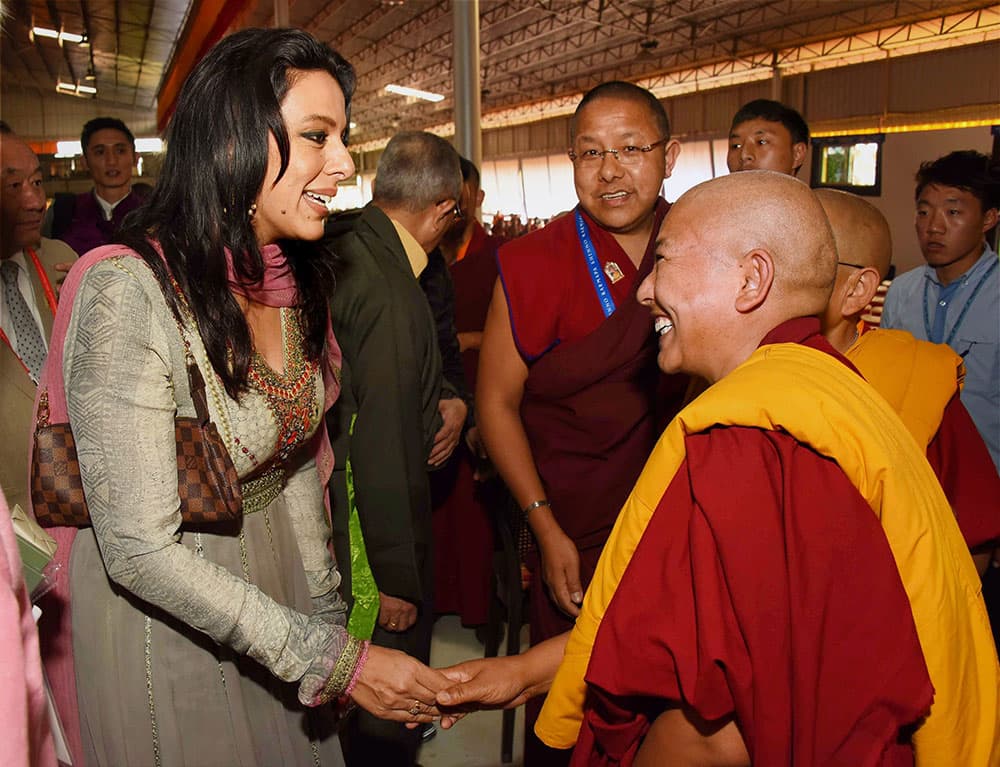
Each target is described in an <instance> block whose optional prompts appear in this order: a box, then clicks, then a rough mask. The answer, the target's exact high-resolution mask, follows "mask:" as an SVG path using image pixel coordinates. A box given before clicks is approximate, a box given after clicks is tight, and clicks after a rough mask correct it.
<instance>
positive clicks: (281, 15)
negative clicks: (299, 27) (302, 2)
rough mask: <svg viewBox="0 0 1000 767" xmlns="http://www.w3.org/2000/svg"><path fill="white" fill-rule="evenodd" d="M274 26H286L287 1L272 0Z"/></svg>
mask: <svg viewBox="0 0 1000 767" xmlns="http://www.w3.org/2000/svg"><path fill="white" fill-rule="evenodd" d="M274 26H275V28H276V29H277V28H280V27H287V26H288V0H274Z"/></svg>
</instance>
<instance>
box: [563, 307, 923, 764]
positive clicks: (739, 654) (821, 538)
mask: <svg viewBox="0 0 1000 767" xmlns="http://www.w3.org/2000/svg"><path fill="white" fill-rule="evenodd" d="M815 323H816V321H815V320H796V321H794V322H791V323H785V324H784V325H782V326H779V328H777V329H776V330H775V331H773V332H772V333H771V334H770V335H769V336H768V338H766V339H765V342H766V343H770V342H781V341H799V342H802V341H805V342H806V345H808V346H813V347H814V348H821V349H824V350H826V351H828V352H830V353H832V354H835V356H838V358H840V359H843V358H842V357H840V355H836V353H835V352H833V350H832V348H831V347H828V346H826V344H825V341H822V340H821V339H820V338H819V337H817V336H809V337H806V335H807V331H808V329H809V328H810V327H816V329H818V325H815ZM685 447H686V450H687V457H686V459H685V460H684V462H683V463H682V464H681V466H680V468H679V470H678V472H677V474H676V475H675V476H674V477H673V479H672V480H670V478H666V477H665V478H664V482H667V481H668V480H670V484H669V486H668V487H667V489H666V492H665V493H664V494H663V497H662V499H661V501H660V503H659V505H658V507H657V509H656V512H655V513H654V514H653V517H652V519H651V521H650V524H649V526H648V528H647V529H646V532H645V534H644V535H643V537H642V540H641V541H640V543H639V545H638V547H637V548H636V551H635V554H634V555H633V557H632V560H631V562H630V564H629V566H628V568H627V570H626V572H625V575H624V577H623V578H622V581H621V583H620V585H619V587H618V589H617V591H616V592H615V596H614V598H613V599H612V602H611V604H610V606H609V608H608V611H607V613H606V614H605V617H604V620H603V621H602V623H601V627H600V629H599V631H598V635H597V640H596V642H595V645H594V652H593V655H592V656H591V662H590V665H589V667H588V670H587V683H588V698H587V704H586V709H585V715H584V723H583V727H582V729H581V733H580V739H579V740H578V741H577V747H576V749H575V751H574V755H573V764H575V765H585V764H586V765H612V764H614V765H619V764H620V765H628V764H630V763H631V762H632V761H633V759H634V758H635V754H636V753H637V751H638V748H639V746H640V744H641V740H642V738H643V737H644V736H645V734H646V732H647V731H648V729H649V726H650V722H651V721H652V720H654V719H655V718H656V716H657V715H658V714H659V713H660V712H661V711H662V710H663V709H664V708H665V706H667V705H676V704H677V703H678V702H679V701H684V702H685V703H686V704H688V705H690V706H691V707H692V708H694V710H695V711H697V713H698V714H699V715H700V716H702V717H704V718H706V719H709V720H712V719H718V718H720V717H723V716H727V715H730V714H733V715H735V717H736V721H737V725H738V726H739V729H740V732H741V734H742V736H743V739H744V741H745V743H746V745H747V749H748V751H749V754H750V758H751V761H752V763H753V764H754V765H761V766H762V767H772V766H773V765H797V766H798V765H802V766H805V765H808V766H809V767H823V766H824V765H830V766H832V765H852V766H853V765H859V766H861V765H873V766H875V765H878V766H880V767H902V766H903V765H907V766H909V765H912V764H913V752H912V748H911V746H910V744H909V743H908V741H907V739H906V736H905V735H904V736H903V737H900V731H901V729H903V728H906V727H907V726H908V725H910V724H912V723H914V722H916V721H917V720H918V719H919V718H920V717H921V716H923V715H924V714H925V713H926V711H927V710H928V708H929V706H930V702H931V697H932V687H931V684H930V678H929V676H928V674H927V669H926V666H925V664H924V660H923V654H922V652H921V650H920V645H919V642H918V640H917V635H916V629H915V627H914V624H913V617H912V614H911V612H910V606H909V601H908V600H907V597H906V593H905V591H904V590H903V586H902V583H901V581H900V578H899V573H898V571H897V569H896V566H895V562H894V560H893V558H892V553H891V551H890V549H889V545H888V542H887V541H886V539H885V535H884V533H883V531H882V529H881V527H880V526H879V523H878V520H877V518H876V517H875V515H874V514H872V512H871V508H870V507H869V506H868V504H867V503H866V502H865V500H864V499H863V498H862V497H861V495H860V494H859V493H858V491H857V490H856V489H855V488H854V486H853V485H852V484H851V483H850V481H849V480H848V479H847V477H846V476H845V475H844V473H843V472H842V471H841V470H840V468H839V467H838V466H837V465H836V463H835V462H833V461H830V460H828V459H826V458H823V457H822V456H820V455H818V454H817V453H815V452H813V451H812V450H811V449H810V448H808V447H807V446H805V445H802V444H800V443H798V442H796V441H795V440H794V439H793V438H791V437H790V436H788V435H787V434H784V433H780V432H771V431H765V430H761V429H755V428H745V427H730V428H723V427H718V428H713V429H710V430H709V431H707V432H703V433H700V434H696V435H691V436H689V437H688V438H687V439H686V440H685ZM650 605H655V607H656V609H650Z"/></svg>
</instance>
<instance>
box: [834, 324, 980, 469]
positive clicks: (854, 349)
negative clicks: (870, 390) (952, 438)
mask: <svg viewBox="0 0 1000 767" xmlns="http://www.w3.org/2000/svg"><path fill="white" fill-rule="evenodd" d="M845 356H846V357H847V359H849V360H850V361H851V362H853V363H854V365H855V366H856V367H857V368H858V370H860V371H861V375H863V376H864V377H865V380H866V381H868V383H870V384H871V385H872V386H874V387H875V390H876V391H877V392H878V393H879V394H881V395H882V396H883V397H885V398H886V400H888V402H889V404H890V405H892V409H893V410H895V411H896V413H898V414H899V417H900V418H901V419H902V420H903V423H904V424H906V428H907V429H909V431H910V434H912V435H913V436H914V438H915V439H916V440H917V444H918V445H920V447H921V448H923V449H924V450H925V451H926V450H927V446H928V445H929V444H930V442H931V440H932V439H933V438H934V435H935V434H937V432H938V429H939V428H940V427H941V418H942V417H943V416H944V409H945V407H947V405H948V403H949V402H950V401H951V399H952V397H954V396H955V393H956V392H958V391H961V387H962V382H963V380H964V379H965V363H964V362H962V358H961V357H959V356H958V355H957V354H956V353H955V352H954V351H953V350H952V348H951V347H950V346H947V345H945V344H933V343H931V342H930V341H921V340H919V339H917V338H914V337H913V336H912V335H910V334H909V333H907V332H906V331H905V330H881V329H880V330H870V331H868V332H867V333H865V334H864V335H862V336H861V337H860V338H859V339H858V340H857V341H855V342H854V344H853V345H852V346H851V348H850V349H848V350H847V351H846V352H845Z"/></svg>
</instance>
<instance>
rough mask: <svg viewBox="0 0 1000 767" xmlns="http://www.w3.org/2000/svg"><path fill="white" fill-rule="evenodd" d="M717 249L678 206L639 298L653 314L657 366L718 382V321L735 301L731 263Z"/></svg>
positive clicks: (665, 227)
mask: <svg viewBox="0 0 1000 767" xmlns="http://www.w3.org/2000/svg"><path fill="white" fill-rule="evenodd" d="M675 213H677V214H680V215H676V216H675ZM717 248H718V245H717V244H716V243H713V242H711V241H710V240H709V239H706V238H705V237H703V236H701V234H700V233H699V230H698V227H697V222H696V221H694V217H693V216H692V215H691V214H690V211H689V210H688V209H683V210H678V209H677V207H676V206H675V207H674V208H673V209H672V210H671V211H670V215H668V216H667V217H666V219H664V222H663V225H662V226H661V227H660V234H659V237H658V238H657V241H656V251H655V254H656V264H655V266H654V268H653V271H652V272H651V273H650V274H649V276H647V277H646V279H645V280H643V282H642V284H641V285H640V286H639V292H638V296H637V297H638V299H639V301H640V303H642V304H643V305H644V306H646V307H648V308H649V309H650V311H651V312H652V315H653V329H654V331H655V332H656V335H657V337H658V344H659V354H658V355H657V364H658V365H659V366H660V369H661V370H662V371H663V372H665V373H677V372H685V373H695V374H697V375H700V376H703V377H705V378H708V379H709V380H710V381H711V380H715V378H714V370H715V365H714V364H713V363H714V362H716V360H715V359H713V358H714V356H715V355H714V353H713V351H712V350H713V348H714V347H715V346H716V345H717V342H718V341H719V339H718V338H717V336H718V332H719V325H718V324H717V320H718V318H719V317H721V316H722V315H723V313H724V312H725V310H726V309H727V308H729V309H731V308H732V301H731V300H730V301H728V302H727V301H726V298H727V295H728V293H727V287H728V284H729V283H728V280H727V278H726V276H725V272H726V264H727V263H728V261H727V259H725V258H724V257H720V256H719V254H718V253H717V252H716V250H717Z"/></svg>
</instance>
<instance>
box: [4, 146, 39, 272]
mask: <svg viewBox="0 0 1000 767" xmlns="http://www.w3.org/2000/svg"><path fill="white" fill-rule="evenodd" d="M0 166H2V167H0V174H2V182H3V183H2V186H0V209H2V216H3V255H4V257H7V256H10V255H13V254H14V253H16V252H18V251H19V250H23V249H24V248H26V247H29V246H31V245H37V244H38V243H39V241H40V240H41V237H42V233H41V232H42V216H43V215H44V213H45V190H44V189H43V188H42V171H41V168H40V167H39V165H38V158H37V157H35V153H34V152H32V151H31V147H29V146H28V145H27V144H25V143H24V142H23V141H21V140H20V139H19V138H16V137H14V136H3V137H0Z"/></svg>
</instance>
